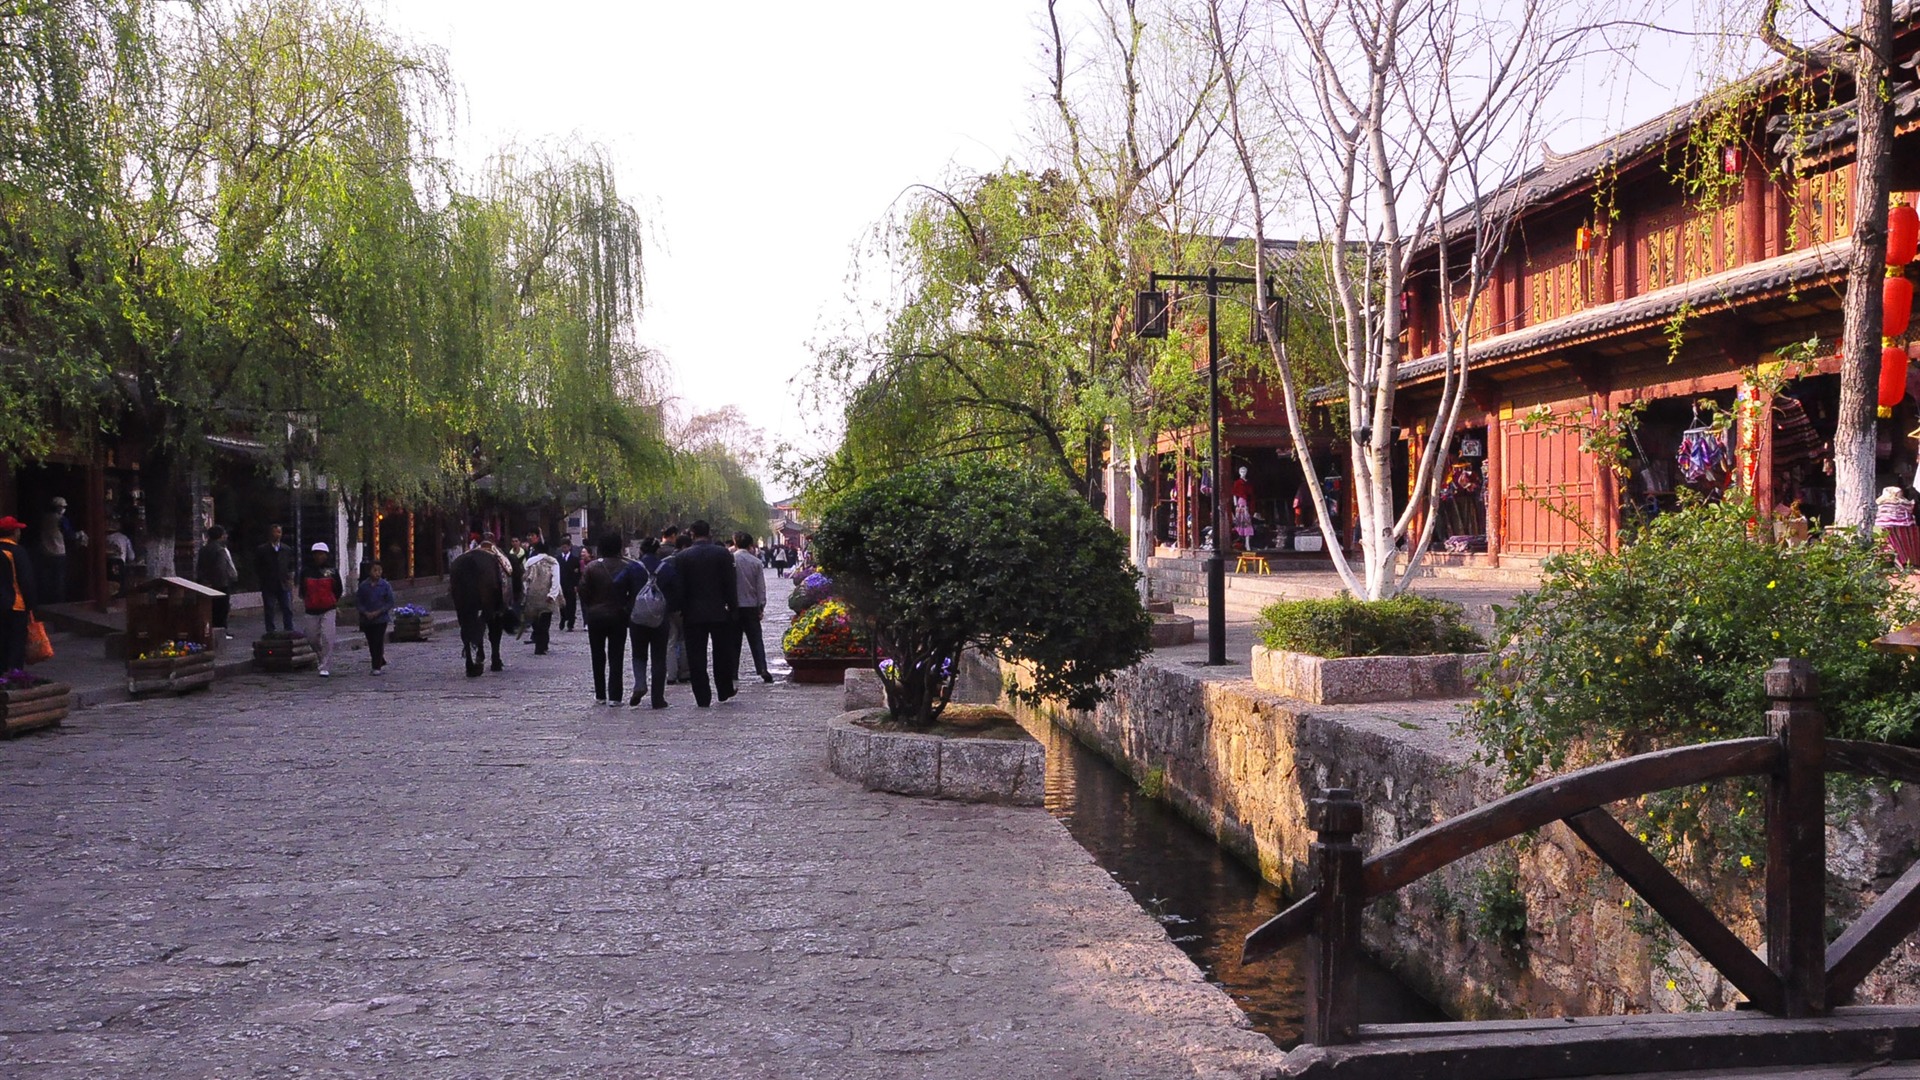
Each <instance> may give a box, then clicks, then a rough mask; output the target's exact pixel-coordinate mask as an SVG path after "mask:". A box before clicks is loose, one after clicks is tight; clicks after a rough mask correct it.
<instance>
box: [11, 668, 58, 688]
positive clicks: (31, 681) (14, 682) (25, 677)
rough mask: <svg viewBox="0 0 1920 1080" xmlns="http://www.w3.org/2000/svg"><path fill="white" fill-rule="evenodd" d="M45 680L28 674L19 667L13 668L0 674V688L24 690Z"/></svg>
mask: <svg viewBox="0 0 1920 1080" xmlns="http://www.w3.org/2000/svg"><path fill="white" fill-rule="evenodd" d="M46 681H47V680H46V679H43V678H41V677H40V676H38V675H29V674H27V673H26V672H25V671H23V670H21V669H20V668H15V669H13V670H12V671H9V672H7V673H6V674H5V675H0V690H25V689H28V688H29V687H34V686H39V685H41V684H43V683H45V682H46Z"/></svg>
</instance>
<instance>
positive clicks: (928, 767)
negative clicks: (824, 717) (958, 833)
mask: <svg viewBox="0 0 1920 1080" xmlns="http://www.w3.org/2000/svg"><path fill="white" fill-rule="evenodd" d="M877 715H879V716H884V715H885V713H884V711H880V712H879V713H878V714H877ZM875 716H876V713H875V711H873V710H864V711H856V712H848V713H843V714H842V715H840V716H839V717H837V718H836V719H835V720H834V721H833V726H831V727H830V728H828V729H827V767H828V768H829V769H831V770H832V771H833V772H834V774H835V775H837V776H842V777H845V778H846V779H848V780H852V781H854V782H855V783H858V784H860V785H861V786H863V787H865V788H867V790H869V791H886V792H891V793H893V794H896V795H920V796H930V797H932V798H936V799H957V800H960V801H962V802H988V803H1004V804H1008V805H1012V806H1040V805H1042V804H1043V803H1044V802H1045V801H1046V780H1047V751H1046V748H1045V747H1043V746H1041V745H1040V743H1039V742H1037V741H1036V740H1034V739H1032V738H1024V739H1017V740H1016V739H980V738H967V737H964V736H952V735H935V734H922V733H918V732H887V731H875V730H872V729H871V728H869V727H867V726H865V724H864V723H863V721H867V720H871V719H873V718H874V717H875Z"/></svg>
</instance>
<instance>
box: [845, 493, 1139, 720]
mask: <svg viewBox="0 0 1920 1080" xmlns="http://www.w3.org/2000/svg"><path fill="white" fill-rule="evenodd" d="M813 549H814V551H816V552H817V553H818V554H819V557H820V562H821V565H822V566H823V567H825V568H826V569H827V570H828V571H829V572H830V573H831V574H832V575H833V580H834V588H835V591H836V592H838V593H839V594H840V595H841V596H843V597H844V598H845V599H846V600H847V601H848V603H849V604H850V605H851V606H852V608H853V609H854V611H855V612H856V613H857V614H858V617H859V618H862V619H865V620H868V621H869V623H870V624H871V626H872V629H873V635H874V640H875V644H876V645H877V646H878V650H879V653H880V654H881V655H882V656H883V657H884V658H885V659H887V660H889V661H891V663H889V664H887V665H885V666H884V667H879V665H878V664H876V666H877V667H879V670H880V673H881V681H882V684H883V685H884V686H885V688H886V693H887V705H888V708H889V711H890V712H892V714H893V716H894V718H895V719H896V720H898V721H901V722H903V723H908V724H916V725H923V726H924V725H931V724H932V723H933V722H934V721H935V720H936V719H938V717H939V715H940V711H941V710H942V709H944V708H945V707H946V703H947V701H948V699H949V698H950V697H951V695H952V693H953V683H954V679H955V677H956V674H957V669H958V662H959V659H960V656H961V653H962V652H963V651H964V650H965V649H966V648H967V647H969V646H972V647H975V648H978V649H980V650H982V651H985V652H990V653H992V654H994V655H995V656H998V657H1000V658H1001V659H1003V660H1008V661H1013V662H1018V663H1023V664H1025V665H1027V666H1028V667H1029V668H1030V669H1031V670H1032V673H1033V683H1032V686H1031V688H1030V689H1028V690H1026V691H1022V692H1019V695H1020V696H1021V697H1022V698H1023V699H1026V700H1029V701H1038V700H1040V699H1042V698H1053V699H1059V700H1063V701H1065V702H1066V703H1067V704H1068V705H1070V706H1072V707H1075V708H1089V707H1091V706H1093V705H1094V704H1096V703H1098V702H1099V701H1100V700H1102V699H1103V698H1104V697H1105V696H1106V688H1105V680H1106V678H1107V676H1108V675H1110V674H1112V673H1113V672H1115V671H1118V670H1120V669H1122V668H1125V667H1128V666H1131V665H1132V664H1135V663H1138V662H1139V660H1140V659H1141V658H1142V657H1143V656H1145V655H1146V654H1147V651H1148V649H1149V648H1150V647H1151V644H1150V640H1149V634H1150V629H1151V625H1152V624H1151V622H1150V620H1149V619H1148V617H1147V613H1146V611H1145V609H1144V608H1142V607H1141V605H1140V597H1139V593H1138V591H1137V582H1138V574H1137V573H1136V572H1135V571H1134V570H1133V568H1132V567H1131V566H1129V565H1128V563H1127V559H1126V551H1125V542H1124V540H1123V539H1122V538H1121V536H1120V534H1119V533H1118V532H1116V531H1115V530H1114V529H1113V527H1112V526H1111V525H1109V524H1108V523H1107V522H1106V521H1105V520H1104V519H1103V518H1101V517H1100V515H1099V514H1097V513H1095V512H1094V511H1093V509H1092V508H1091V507H1089V506H1088V505H1087V504H1086V502H1085V501H1084V500H1082V499H1081V498H1080V497H1079V496H1077V495H1075V494H1074V493H1073V492H1072V491H1071V490H1070V489H1068V488H1067V486H1066V485H1065V484H1063V483H1061V482H1059V481H1058V480H1056V479H1052V478H1047V477H1039V476H1035V475H1033V474H1030V473H1026V472H1021V471H1018V470H1015V469H1009V468H1005V467H1002V466H998V465H992V464H989V463H986V462H981V461H940V462H930V463H927V464H924V465H920V466H917V467H914V468H911V469H907V470H903V471H901V472H897V473H893V474H891V475H889V476H886V477H884V478H881V479H879V480H875V481H871V482H869V483H866V484H863V485H860V486H859V487H856V488H853V489H852V490H850V491H848V492H847V493H845V494H844V495H842V496H840V497H839V498H838V499H836V500H835V501H834V502H833V503H832V504H831V505H830V506H829V507H828V508H827V510H826V512H825V513H824V514H823V515H822V519H821V524H820V528H819V530H818V531H817V532H815V534H814V540H813Z"/></svg>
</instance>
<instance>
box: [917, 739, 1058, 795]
mask: <svg viewBox="0 0 1920 1080" xmlns="http://www.w3.org/2000/svg"><path fill="white" fill-rule="evenodd" d="M937 741H938V742H939V744H940V792H939V793H940V795H941V797H942V798H948V799H961V800H965V801H967V802H997V803H1013V804H1019V805H1029V806H1037V805H1039V804H1040V803H1041V802H1042V801H1043V799H1044V797H1045V794H1046V784H1045V780H1046V771H1047V757H1046V751H1045V750H1044V749H1043V748H1042V747H1041V746H1040V744H1039V743H1037V742H1033V741H1031V740H1027V739H939V740H937ZM1036 777H1037V778H1039V780H1040V783H1039V785H1038V791H1037V792H1036V791H1035V787H1036V785H1035V784H1034V783H1033V780H1034V778H1036Z"/></svg>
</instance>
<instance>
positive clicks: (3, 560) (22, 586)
mask: <svg viewBox="0 0 1920 1080" xmlns="http://www.w3.org/2000/svg"><path fill="white" fill-rule="evenodd" d="M26 527H27V523H26V522H24V521H21V520H20V519H19V518H16V517H14V516H13V515H11V514H9V515H7V516H6V517H0V674H5V673H6V672H9V671H18V670H20V669H21V668H24V667H26V666H27V620H28V619H30V618H31V617H32V616H33V606H34V605H33V602H34V592H33V584H34V583H33V563H32V562H30V561H28V559H27V553H26V551H25V550H24V549H22V548H21V547H20V530H22V529H24V528H26Z"/></svg>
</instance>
